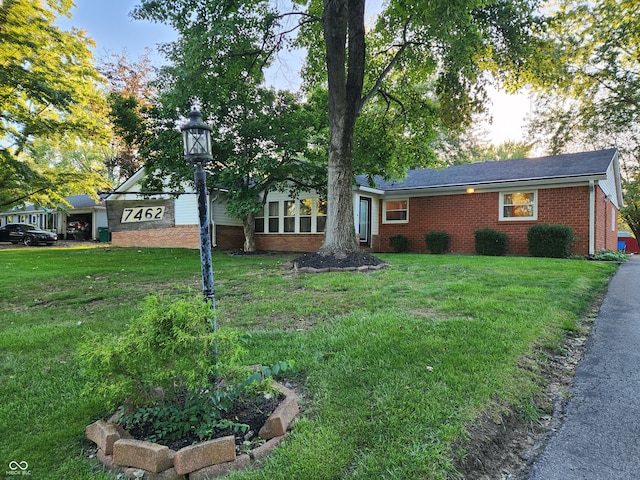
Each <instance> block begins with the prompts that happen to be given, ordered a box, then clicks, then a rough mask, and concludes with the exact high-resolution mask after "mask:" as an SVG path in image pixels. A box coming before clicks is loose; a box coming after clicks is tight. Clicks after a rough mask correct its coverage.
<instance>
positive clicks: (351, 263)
mask: <svg viewBox="0 0 640 480" xmlns="http://www.w3.org/2000/svg"><path fill="white" fill-rule="evenodd" d="M291 263H292V264H295V265H297V266H298V268H304V267H311V268H317V269H320V268H347V267H356V268H357V267H363V266H376V265H381V264H384V263H385V262H384V261H383V260H380V259H379V258H377V257H374V256H373V255H371V254H369V253H364V252H354V253H350V254H348V255H346V256H336V255H321V254H319V253H305V254H304V255H301V256H299V257H298V258H296V259H294V260H291Z"/></svg>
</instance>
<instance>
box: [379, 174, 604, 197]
mask: <svg viewBox="0 0 640 480" xmlns="http://www.w3.org/2000/svg"><path fill="white" fill-rule="evenodd" d="M606 178H607V175H606V173H598V174H589V175H574V176H564V177H551V178H527V179H517V180H499V181H491V182H472V183H455V184H449V185H433V186H424V187H410V188H394V189H389V190H382V191H383V193H384V195H392V194H395V193H403V194H405V195H406V194H408V193H415V194H417V195H419V194H424V193H427V192H428V193H429V194H433V193H445V192H446V193H451V194H455V193H466V190H467V188H476V189H483V190H495V189H499V188H518V187H531V186H543V185H558V184H563V183H564V184H581V183H585V184H586V183H588V182H589V180H605V179H606Z"/></svg>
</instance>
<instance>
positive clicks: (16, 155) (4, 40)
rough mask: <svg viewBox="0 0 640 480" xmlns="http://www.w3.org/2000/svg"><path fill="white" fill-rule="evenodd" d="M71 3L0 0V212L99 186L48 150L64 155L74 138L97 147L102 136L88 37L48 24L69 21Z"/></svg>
mask: <svg viewBox="0 0 640 480" xmlns="http://www.w3.org/2000/svg"><path fill="white" fill-rule="evenodd" d="M71 6H72V2H71V1H70V0H47V1H44V0H5V1H4V2H0V205H2V206H3V207H7V206H13V205H19V204H21V203H24V202H26V201H36V202H38V203H42V204H50V205H57V203H59V201H60V199H63V198H64V197H65V196H67V195H71V194H76V193H81V192H82V193H84V192H86V193H91V192H94V193H95V189H96V188H97V187H101V186H104V180H103V178H102V177H101V175H99V174H96V170H95V169H94V168H95V165H93V164H91V165H86V164H84V165H82V167H81V168H78V167H77V165H74V164H73V162H68V161H65V160H64V159H63V158H62V156H61V153H60V150H56V149H57V148H58V146H60V145H65V146H63V147H61V148H62V150H64V151H69V150H71V149H72V145H75V144H76V142H77V141H78V140H80V141H85V140H90V141H91V142H93V143H94V144H95V143H100V142H104V140H105V138H106V136H107V132H108V131H107V130H106V129H105V122H104V118H105V114H106V109H105V108H104V107H105V102H104V98H103V96H102V95H101V92H100V90H99V88H98V85H99V83H100V76H99V74H98V73H97V71H96V69H95V67H94V64H93V61H92V57H91V52H90V50H89V48H88V47H89V45H90V40H89V39H88V38H87V37H86V36H85V34H84V33H83V32H82V31H78V30H73V31H71V32H65V31H62V30H60V29H59V28H58V27H56V26H55V25H54V22H55V20H56V18H57V16H59V15H66V16H69V10H70V8H71ZM45 141H46V143H43V142H45ZM47 145H49V146H50V148H45V147H46V146H47ZM77 158H80V157H77ZM36 194H37V196H35V197H34V195H36Z"/></svg>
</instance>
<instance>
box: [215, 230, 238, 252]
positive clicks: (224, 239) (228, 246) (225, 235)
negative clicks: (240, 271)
mask: <svg viewBox="0 0 640 480" xmlns="http://www.w3.org/2000/svg"><path fill="white" fill-rule="evenodd" d="M243 248H244V230H243V229H242V227H239V226H231V225H216V249H217V250H242V249H243Z"/></svg>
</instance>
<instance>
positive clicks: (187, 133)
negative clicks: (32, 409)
mask: <svg viewBox="0 0 640 480" xmlns="http://www.w3.org/2000/svg"><path fill="white" fill-rule="evenodd" d="M180 130H182V139H183V142H184V159H185V160H186V161H187V162H188V163H189V164H190V165H192V166H193V167H194V182H195V187H196V193H197V196H198V220H199V232H200V263H201V267H202V295H203V297H204V300H205V301H207V302H209V303H210V305H211V310H212V313H211V328H212V329H213V331H214V333H215V332H217V330H218V326H217V323H216V315H215V309H216V298H215V291H214V287H213V263H212V259H211V236H210V235H209V223H210V222H209V218H210V217H209V200H208V195H207V193H208V192H207V174H206V172H205V171H204V168H203V167H202V165H203V163H204V164H206V163H208V162H210V161H212V160H213V156H212V155H211V130H212V129H211V127H210V126H209V125H207V124H206V123H204V122H203V121H202V114H201V113H200V112H199V111H198V110H196V109H195V108H194V109H193V110H191V113H189V121H188V122H187V123H186V124H184V125H183V126H182V127H181V128H180ZM214 362H215V364H216V367H217V364H218V344H217V340H214Z"/></svg>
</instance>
